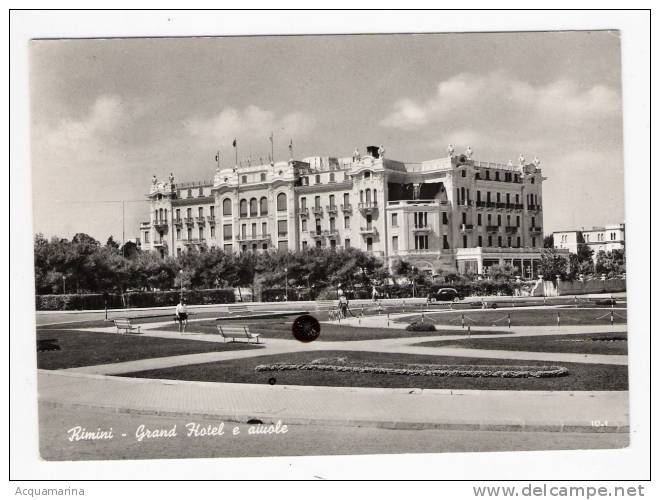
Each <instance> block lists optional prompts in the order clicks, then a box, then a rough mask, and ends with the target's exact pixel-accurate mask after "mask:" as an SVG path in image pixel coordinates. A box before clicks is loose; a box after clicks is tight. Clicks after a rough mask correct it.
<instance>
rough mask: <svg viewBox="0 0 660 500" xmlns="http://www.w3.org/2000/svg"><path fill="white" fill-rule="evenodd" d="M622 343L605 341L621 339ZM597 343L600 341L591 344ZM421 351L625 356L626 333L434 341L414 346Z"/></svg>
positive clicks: (619, 341) (626, 349) (626, 346)
mask: <svg viewBox="0 0 660 500" xmlns="http://www.w3.org/2000/svg"><path fill="white" fill-rule="evenodd" d="M621 337H623V339H624V340H608V339H612V338H621ZM593 339H600V340H593ZM417 345H419V346H424V347H462V348H470V349H493V350H504V351H529V352H568V353H577V354H628V341H627V335H626V334H625V333H616V334H612V333H608V332H602V333H590V334H584V335H543V336H538V337H513V338H500V337H498V338H494V339H461V340H437V341H432V342H422V343H420V344H417Z"/></svg>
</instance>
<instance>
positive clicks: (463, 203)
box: [457, 200, 474, 207]
mask: <svg viewBox="0 0 660 500" xmlns="http://www.w3.org/2000/svg"><path fill="white" fill-rule="evenodd" d="M457 205H458V206H459V207H471V206H472V205H474V201H472V200H463V201H459V202H458V203H457Z"/></svg>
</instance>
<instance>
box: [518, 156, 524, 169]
mask: <svg viewBox="0 0 660 500" xmlns="http://www.w3.org/2000/svg"><path fill="white" fill-rule="evenodd" d="M518 163H519V164H520V166H521V167H524V166H525V155H523V154H522V153H520V156H519V157H518Z"/></svg>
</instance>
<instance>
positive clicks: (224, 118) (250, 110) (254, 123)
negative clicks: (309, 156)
mask: <svg viewBox="0 0 660 500" xmlns="http://www.w3.org/2000/svg"><path fill="white" fill-rule="evenodd" d="M315 124H316V123H315V120H314V119H313V118H312V117H311V116H309V115H307V114H305V113H301V112H292V113H288V114H286V115H284V116H282V117H279V118H278V117H276V115H275V113H273V112H272V111H268V110H265V109H262V108H260V107H258V106H247V107H246V108H244V109H243V110H238V109H236V108H233V107H228V108H225V109H223V110H222V111H220V112H219V113H218V114H216V115H214V116H211V117H207V118H201V117H195V118H191V119H188V120H186V121H184V128H185V130H186V131H187V132H188V134H190V135H191V136H193V137H195V138H197V139H199V140H200V141H201V142H204V143H207V144H214V143H217V142H218V140H222V139H223V138H224V139H225V140H228V141H231V140H233V139H234V137H236V138H238V140H239V141H241V140H243V141H245V140H260V141H263V140H264V139H265V138H267V137H268V136H269V134H270V133H271V131H273V132H275V133H276V134H277V133H278V132H279V133H280V134H285V135H286V136H287V137H301V136H306V135H308V134H309V133H310V132H311V131H312V130H313V129H314V127H315Z"/></svg>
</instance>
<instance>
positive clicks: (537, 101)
mask: <svg viewBox="0 0 660 500" xmlns="http://www.w3.org/2000/svg"><path fill="white" fill-rule="evenodd" d="M620 111H621V99H620V96H619V94H618V92H616V91H615V90H614V89H612V88H609V87H606V86H603V85H596V86H593V87H591V88H587V89H584V88H581V87H580V86H579V85H577V84H576V83H575V82H573V81H570V80H557V81H555V82H552V83H549V84H547V85H539V86H534V85H532V84H530V83H527V82H525V81H523V80H520V79H517V78H513V77H510V76H508V75H505V74H502V73H491V74H488V75H476V74H471V73H461V74H459V75H456V76H454V77H452V78H450V79H448V80H445V81H442V82H440V83H439V84H438V85H437V87H436V92H435V93H434V94H433V95H432V96H430V97H428V98H427V99H422V100H419V99H418V100H415V99H411V98H409V97H404V98H402V99H400V100H399V101H397V102H395V103H394V105H393V109H392V110H391V111H390V113H389V114H388V115H387V116H386V117H385V118H383V119H382V120H381V122H380V125H381V126H383V127H391V128H396V129H401V130H415V129H419V128H422V127H426V126H429V125H437V124H443V123H452V122H456V121H458V122H459V123H460V122H467V121H468V120H469V121H471V122H488V123H489V124H491V125H498V124H499V125H501V124H516V123H517V124H518V126H526V124H528V123H530V122H538V121H542V122H543V123H544V124H546V126H547V125H550V126H553V125H557V126H559V125H560V124H565V123H571V122H573V123H575V122H578V123H580V124H582V123H584V122H597V121H599V120H601V119H603V118H609V117H612V116H618V115H619V114H620Z"/></svg>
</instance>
